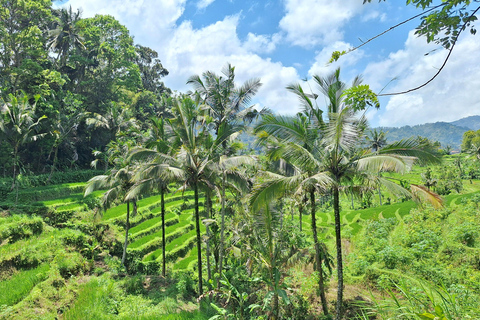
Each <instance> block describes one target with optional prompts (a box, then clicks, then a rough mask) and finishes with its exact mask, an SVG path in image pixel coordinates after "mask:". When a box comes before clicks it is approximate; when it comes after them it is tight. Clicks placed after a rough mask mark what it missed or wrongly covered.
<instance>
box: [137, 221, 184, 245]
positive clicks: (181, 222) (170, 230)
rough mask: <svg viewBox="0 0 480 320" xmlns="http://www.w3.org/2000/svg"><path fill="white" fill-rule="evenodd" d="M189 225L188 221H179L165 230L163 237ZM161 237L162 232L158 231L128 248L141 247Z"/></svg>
mask: <svg viewBox="0 0 480 320" xmlns="http://www.w3.org/2000/svg"><path fill="white" fill-rule="evenodd" d="M189 224H191V222H190V221H188V220H183V221H180V222H179V223H177V224H174V225H173V226H170V227H168V228H165V236H168V234H170V233H173V232H175V231H176V230H177V229H180V228H182V227H185V226H186V225H189ZM161 236H162V230H160V231H158V232H155V233H152V234H149V235H148V236H145V237H143V238H140V239H138V240H137V241H135V242H133V243H132V244H130V245H129V246H128V247H129V248H131V249H135V248H138V247H141V246H142V245H144V244H146V243H148V242H150V241H152V240H154V239H156V238H160V237H161Z"/></svg>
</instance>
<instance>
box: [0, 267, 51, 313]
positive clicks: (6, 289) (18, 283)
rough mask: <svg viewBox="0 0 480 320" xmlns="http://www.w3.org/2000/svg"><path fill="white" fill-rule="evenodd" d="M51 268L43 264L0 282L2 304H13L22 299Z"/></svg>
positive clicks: (0, 301) (43, 278) (45, 276)
mask: <svg viewBox="0 0 480 320" xmlns="http://www.w3.org/2000/svg"><path fill="white" fill-rule="evenodd" d="M49 269H50V267H49V265H48V264H43V265H40V266H38V267H37V268H35V269H30V270H26V271H21V272H19V273H17V274H14V275H13V276H12V277H11V278H9V279H7V280H4V281H1V282H0V292H1V294H0V306H1V305H7V306H11V305H14V304H16V303H18V302H19V301H21V300H22V299H23V298H24V297H25V296H26V295H27V294H28V293H29V292H30V291H31V290H32V289H33V287H35V285H36V284H37V283H39V282H41V281H43V280H45V279H46V278H47V272H48V270H49Z"/></svg>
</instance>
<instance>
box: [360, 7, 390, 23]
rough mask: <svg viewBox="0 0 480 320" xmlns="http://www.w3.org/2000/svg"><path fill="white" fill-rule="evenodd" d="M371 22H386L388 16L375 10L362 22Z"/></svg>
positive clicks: (363, 18) (366, 15)
mask: <svg viewBox="0 0 480 320" xmlns="http://www.w3.org/2000/svg"><path fill="white" fill-rule="evenodd" d="M371 20H379V21H380V22H385V21H386V20H387V15H386V14H385V13H381V12H379V11H377V10H373V11H370V12H368V13H367V14H365V15H364V16H363V17H362V22H368V21H371Z"/></svg>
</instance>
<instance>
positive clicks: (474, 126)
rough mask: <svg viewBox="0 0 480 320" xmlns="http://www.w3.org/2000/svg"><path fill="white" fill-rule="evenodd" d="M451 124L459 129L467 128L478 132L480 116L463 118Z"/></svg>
mask: <svg viewBox="0 0 480 320" xmlns="http://www.w3.org/2000/svg"><path fill="white" fill-rule="evenodd" d="M450 124H453V125H455V126H458V127H465V128H468V129H469V130H475V131H477V130H479V129H480V116H471V117H466V118H462V119H460V120H457V121H453V122H450Z"/></svg>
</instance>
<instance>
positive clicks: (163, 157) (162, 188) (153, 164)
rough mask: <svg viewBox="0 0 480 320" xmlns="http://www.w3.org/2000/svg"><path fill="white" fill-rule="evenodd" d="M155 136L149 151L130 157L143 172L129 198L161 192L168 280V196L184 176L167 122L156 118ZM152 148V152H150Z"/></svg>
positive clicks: (137, 174) (148, 142)
mask: <svg viewBox="0 0 480 320" xmlns="http://www.w3.org/2000/svg"><path fill="white" fill-rule="evenodd" d="M151 122H152V135H151V136H150V139H149V140H148V141H147V143H146V146H147V148H135V149H133V150H132V152H131V153H130V155H129V159H130V160H141V161H143V163H141V164H140V168H139V170H138V172H137V173H136V175H135V179H134V180H135V184H134V185H133V186H132V188H131V189H130V191H129V193H128V194H127V196H126V198H127V199H130V198H135V197H136V196H137V195H139V194H145V193H150V192H152V191H154V190H158V191H159V192H160V207H161V217H162V275H163V276H164V277H165V276H166V252H165V248H166V240H165V199H164V197H165V193H166V192H168V184H169V183H170V182H172V181H181V180H182V178H183V176H184V172H183V170H181V169H180V168H179V164H178V163H177V161H176V159H175V158H174V157H173V155H174V153H175V152H176V149H177V148H176V146H175V145H174V144H173V135H172V132H171V130H167V126H166V124H165V120H164V119H163V118H152V119H151ZM149 148H150V149H149Z"/></svg>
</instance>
